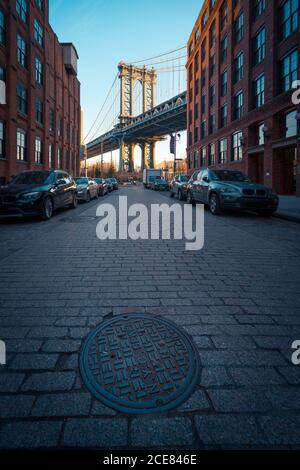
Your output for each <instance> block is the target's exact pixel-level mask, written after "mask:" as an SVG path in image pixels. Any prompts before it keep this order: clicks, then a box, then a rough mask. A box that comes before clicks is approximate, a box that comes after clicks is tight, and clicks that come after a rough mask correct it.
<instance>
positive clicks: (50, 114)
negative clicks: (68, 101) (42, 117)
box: [49, 109, 55, 132]
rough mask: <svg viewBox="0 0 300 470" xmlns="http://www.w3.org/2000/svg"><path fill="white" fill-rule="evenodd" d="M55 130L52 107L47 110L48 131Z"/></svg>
mask: <svg viewBox="0 0 300 470" xmlns="http://www.w3.org/2000/svg"><path fill="white" fill-rule="evenodd" d="M54 130H55V113H54V110H53V109H50V111H49V131H50V132H54Z"/></svg>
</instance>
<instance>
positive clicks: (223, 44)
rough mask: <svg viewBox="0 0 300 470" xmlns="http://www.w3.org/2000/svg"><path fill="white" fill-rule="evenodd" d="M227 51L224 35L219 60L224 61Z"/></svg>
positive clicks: (226, 37)
mask: <svg viewBox="0 0 300 470" xmlns="http://www.w3.org/2000/svg"><path fill="white" fill-rule="evenodd" d="M227 52H228V36H227V35H226V36H225V37H224V38H223V39H222V41H221V61H222V62H224V61H225V60H226V59H227Z"/></svg>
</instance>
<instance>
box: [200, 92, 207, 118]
mask: <svg viewBox="0 0 300 470" xmlns="http://www.w3.org/2000/svg"><path fill="white" fill-rule="evenodd" d="M205 110H206V95H202V96H201V113H202V114H203V113H205Z"/></svg>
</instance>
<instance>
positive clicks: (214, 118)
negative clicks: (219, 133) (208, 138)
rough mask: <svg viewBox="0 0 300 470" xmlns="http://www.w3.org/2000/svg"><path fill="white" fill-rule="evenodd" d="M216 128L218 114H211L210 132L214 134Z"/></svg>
mask: <svg viewBox="0 0 300 470" xmlns="http://www.w3.org/2000/svg"><path fill="white" fill-rule="evenodd" d="M215 130H216V115H215V114H211V115H210V116H209V133H210V134H213V133H214V132H215Z"/></svg>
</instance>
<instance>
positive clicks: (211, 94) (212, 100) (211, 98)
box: [209, 84, 216, 106]
mask: <svg viewBox="0 0 300 470" xmlns="http://www.w3.org/2000/svg"><path fill="white" fill-rule="evenodd" d="M215 101H216V85H215V84H213V85H211V87H210V88H209V105H210V106H213V105H214V104H215Z"/></svg>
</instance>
